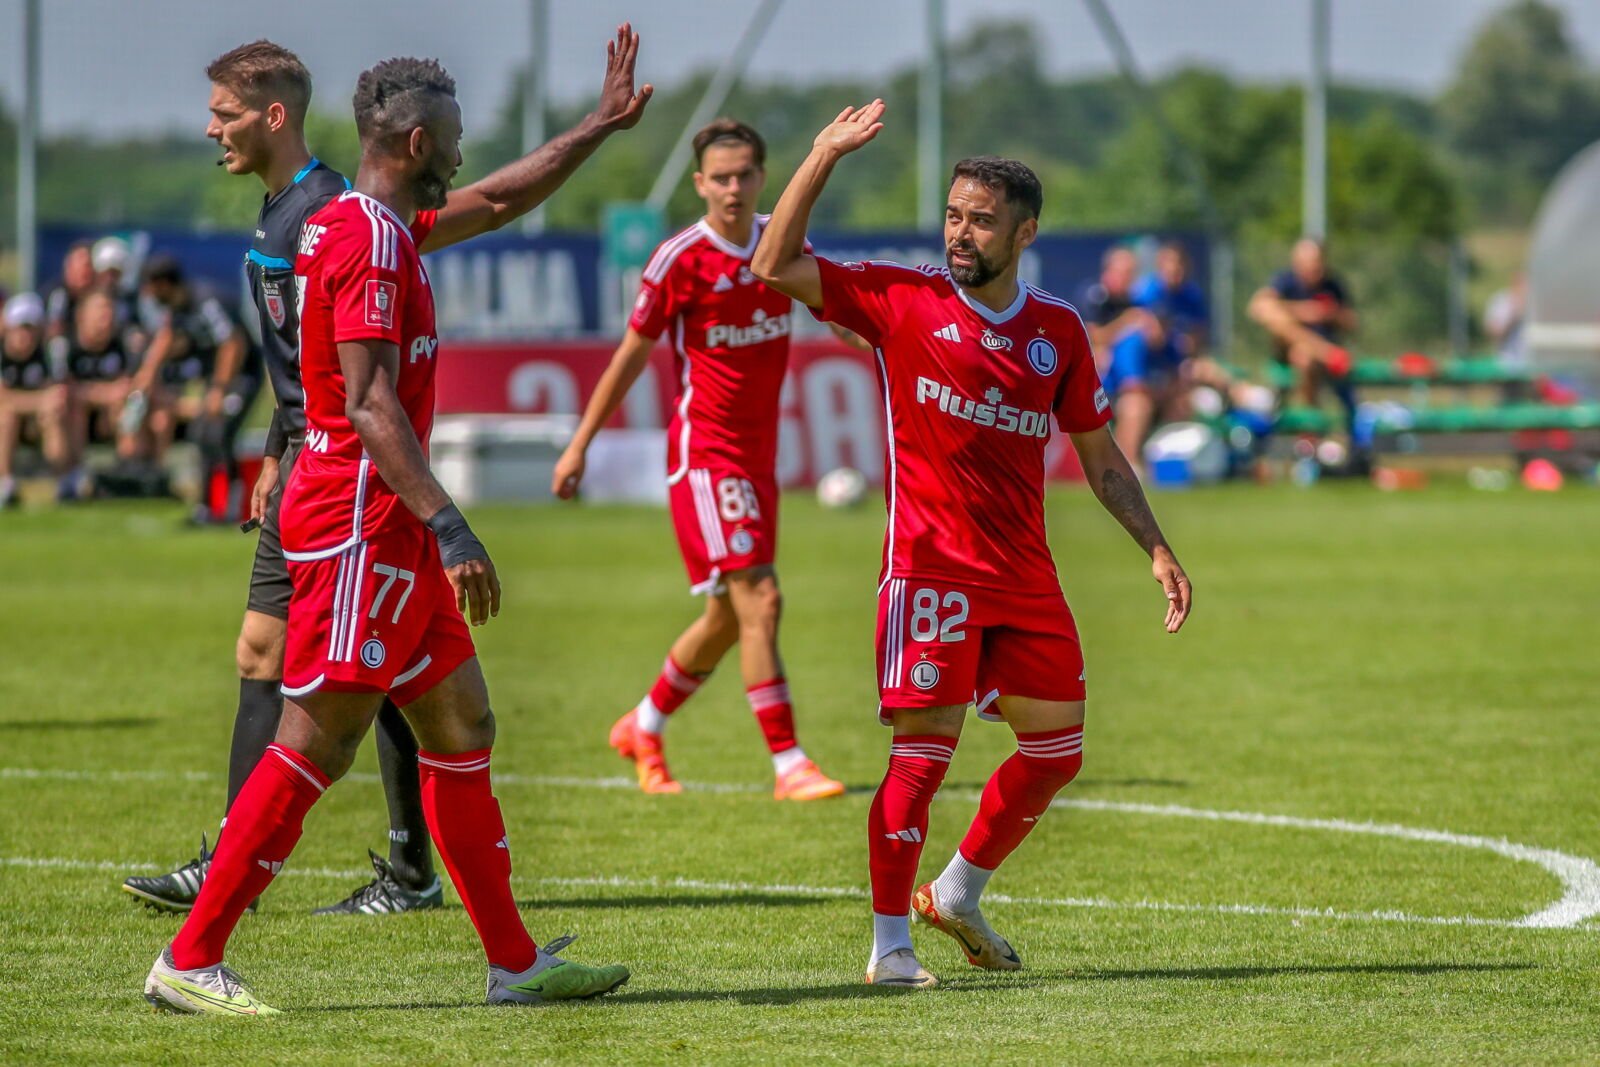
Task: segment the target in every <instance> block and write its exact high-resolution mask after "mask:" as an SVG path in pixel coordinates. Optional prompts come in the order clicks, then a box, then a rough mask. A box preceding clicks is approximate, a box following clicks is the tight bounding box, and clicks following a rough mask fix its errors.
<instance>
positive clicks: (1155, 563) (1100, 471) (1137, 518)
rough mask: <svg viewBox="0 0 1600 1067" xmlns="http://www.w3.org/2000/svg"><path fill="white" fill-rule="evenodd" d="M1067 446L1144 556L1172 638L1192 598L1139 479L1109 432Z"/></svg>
mask: <svg viewBox="0 0 1600 1067" xmlns="http://www.w3.org/2000/svg"><path fill="white" fill-rule="evenodd" d="M1072 446H1073V447H1074V448H1076V449H1077V450H1078V458H1079V459H1080V460H1082V461H1083V473H1084V476H1085V477H1087V478H1088V480H1089V487H1090V488H1091V489H1093V490H1094V495H1095V496H1097V497H1099V498H1100V503H1101V505H1102V506H1104V507H1105V509H1106V510H1107V511H1109V512H1110V513H1111V514H1112V516H1113V517H1114V518H1116V520H1117V521H1118V522H1120V523H1122V528H1123V529H1125V530H1127V531H1128V534H1129V536H1131V537H1132V538H1133V539H1134V540H1135V541H1136V542H1138V544H1139V547H1140V548H1142V549H1144V550H1145V552H1147V553H1148V554H1149V556H1150V563H1151V566H1150V571H1151V573H1152V574H1153V575H1154V576H1155V579H1156V581H1158V582H1160V583H1161V588H1162V590H1163V591H1164V592H1165V593H1166V595H1167V618H1166V626H1167V633H1169V634H1175V633H1177V632H1178V629H1179V628H1180V627H1182V626H1183V623H1184V620H1185V619H1187V618H1188V617H1189V608H1190V605H1191V604H1192V602H1193V596H1194V594H1193V591H1192V589H1191V586H1190V583H1189V576H1188V575H1187V574H1185V573H1184V572H1183V567H1181V566H1180V565H1179V564H1178V558H1177V557H1176V556H1174V555H1173V554H1172V547H1171V546H1170V545H1168V544H1167V539H1166V537H1165V535H1163V534H1162V532H1161V527H1160V525H1159V524H1158V523H1157V522H1156V517H1155V515H1154V514H1153V513H1151V511H1150V502H1149V501H1147V500H1146V499H1145V498H1144V490H1143V489H1142V488H1140V487H1139V478H1138V475H1136V474H1134V473H1133V468H1132V467H1131V466H1130V465H1129V464H1128V459H1127V457H1126V456H1124V455H1123V454H1122V450H1121V449H1120V448H1118V447H1117V442H1116V440H1115V439H1113V438H1112V436H1111V431H1110V430H1109V429H1107V428H1106V427H1104V426H1102V427H1100V428H1099V429H1098V430H1090V431H1089V432H1087V433H1075V434H1073V435H1072Z"/></svg>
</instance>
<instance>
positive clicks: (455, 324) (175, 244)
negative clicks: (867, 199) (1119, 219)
mask: <svg viewBox="0 0 1600 1067" xmlns="http://www.w3.org/2000/svg"><path fill="white" fill-rule="evenodd" d="M110 232H113V233H115V234H117V235H118V236H120V237H123V238H124V239H126V240H127V241H128V242H129V245H130V246H131V247H132V249H133V253H134V266H133V270H132V271H131V272H130V273H132V274H133V275H134V276H136V275H137V267H138V264H140V263H142V262H143V261H144V259H145V258H146V257H148V256H149V255H151V254H152V253H156V252H166V253H170V254H172V255H174V256H176V257H177V258H178V260H179V261H180V262H182V263H183V264H184V265H185V267H186V268H187V269H188V270H189V272H190V273H191V275H192V276H193V277H195V278H196V279H198V280H202V281H205V282H207V283H209V284H210V285H211V286H212V287H213V288H214V289H216V290H217V291H218V292H219V293H221V294H224V295H231V294H234V293H242V291H243V262H244V251H245V248H246V247H247V243H248V239H247V238H246V237H245V235H243V234H239V233H218V232H209V233H203V232H198V231H192V230H168V229H124V230H113V231H110ZM106 233H107V231H106V230H90V229H85V228H82V227H64V226H47V227H44V228H43V229H42V230H41V232H40V241H39V273H38V276H39V277H40V278H43V279H47V283H46V284H54V282H55V280H56V279H58V278H59V277H60V274H61V260H62V258H63V257H64V256H65V255H66V251H67V249H68V247H69V246H70V245H71V244H72V242H74V241H76V240H79V239H83V238H96V237H102V236H105V234H106ZM1176 236H1178V237H1179V238H1180V239H1181V240H1183V241H1184V243H1185V244H1186V245H1187V246H1188V248H1189V251H1190V254H1191V257H1192V258H1193V261H1194V265H1195V276H1196V280H1197V281H1198V282H1199V283H1200V285H1201V287H1202V288H1204V289H1209V285H1208V282H1209V278H1208V276H1207V269H1206V268H1207V245H1206V241H1205V238H1204V237H1201V236H1199V235H1197V234H1179V235H1176ZM811 240H812V244H813V245H814V246H815V247H816V249H817V252H818V253H819V254H821V255H825V256H828V257H829V258H831V259H887V260H893V261H896V262H900V263H907V264H917V263H942V262H943V261H944V245H943V241H942V240H941V238H940V237H939V235H938V234H925V233H918V232H915V231H899V232H896V231H884V232H880V233H827V232H823V233H816V234H813V235H812V238H811ZM1116 243H1128V244H1131V245H1132V246H1133V247H1134V248H1135V249H1136V250H1137V251H1139V253H1140V256H1141V259H1143V260H1144V261H1145V263H1146V265H1148V264H1149V261H1150V258H1151V257H1152V256H1153V254H1154V250H1155V243H1156V238H1155V237H1153V236H1150V235H1146V234H1127V233H1075V234H1046V235H1043V236H1041V237H1040V238H1039V239H1038V240H1037V241H1036V242H1035V243H1034V245H1033V247H1032V248H1030V249H1028V251H1027V252H1026V253H1025V255H1024V257H1023V264H1022V275H1023V278H1024V279H1025V280H1026V281H1029V282H1032V283H1033V284H1035V285H1038V286H1041V287H1042V288H1044V289H1047V290H1049V291H1050V292H1052V293H1055V294H1057V295H1059V296H1061V297H1064V298H1065V299H1067V300H1076V299H1077V298H1078V296H1079V294H1080V293H1081V291H1082V289H1083V287H1084V286H1085V285H1087V284H1089V283H1090V282H1092V281H1093V280H1094V279H1095V278H1096V277H1097V276H1098V275H1099V273H1100V258H1101V256H1102V255H1103V254H1104V252H1105V250H1106V248H1107V247H1109V246H1110V245H1112V244H1116ZM427 264H428V273H429V275H430V277H431V278H432V279H433V286H434V292H435V297H436V300H437V304H438V316H439V333H440V335H441V336H442V337H447V338H459V339H480V340H514V339H531V338H573V337H585V336H596V335H599V336H607V335H610V336H614V335H616V334H618V333H620V332H621V331H622V328H623V326H624V324H625V323H626V319H627V316H626V311H627V309H628V308H629V307H630V306H631V304H632V301H633V296H634V292H635V290H636V287H637V284H638V272H637V270H636V269H634V270H618V269H615V268H613V267H612V266H610V265H608V264H607V263H606V262H605V260H604V258H603V256H602V254H601V240H600V238H599V237H598V236H596V235H592V234H583V233H547V234H539V235H537V236H529V235H525V234H516V233H493V234H486V235H484V236H482V237H479V238H476V239H474V240H472V241H468V242H465V243H463V244H459V245H455V246H453V247H451V248H447V249H445V250H444V251H442V252H435V253H433V254H432V255H430V256H428V257H427Z"/></svg>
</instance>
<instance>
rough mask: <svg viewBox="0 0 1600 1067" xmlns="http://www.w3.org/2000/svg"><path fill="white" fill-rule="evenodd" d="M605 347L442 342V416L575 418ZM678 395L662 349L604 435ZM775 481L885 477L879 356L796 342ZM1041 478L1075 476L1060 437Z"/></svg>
mask: <svg viewBox="0 0 1600 1067" xmlns="http://www.w3.org/2000/svg"><path fill="white" fill-rule="evenodd" d="M611 352H612V345H611V343H610V342H605V341H569V342H548V343H520V344H513V343H499V342H479V341H449V342H445V343H443V344H441V346H440V354H439V372H438V373H439V377H438V380H437V388H438V412H439V414H441V415H474V414H481V415H566V414H577V413H579V412H581V411H582V410H583V406H584V404H586V403H587V402H588V400H589V396H590V394H591V393H593V392H594V388H595V386H596V384H598V383H599V381H600V375H601V374H602V373H603V372H604V371H605V369H606V364H607V363H608V362H609V361H610V359H611ZM676 393H677V380H676V371H675V369H674V367H673V355H672V350H671V349H670V348H669V347H668V346H667V345H665V344H659V345H657V346H656V347H655V349H654V350H653V351H652V352H651V357H650V365H649V366H648V367H646V368H645V371H644V373H643V374H642V375H641V376H640V378H639V380H638V382H637V383H635V385H634V387H633V389H632V391H631V392H629V394H628V398H627V401H626V403H624V404H623V406H622V408H621V409H620V410H619V411H618V412H617V414H616V416H615V417H614V418H613V419H612V421H611V422H610V423H608V424H607V426H608V428H611V429H632V430H663V429H665V428H666V426H667V424H668V423H669V422H670V421H671V419H672V403H673V398H674V397H675V395H676ZM779 420H780V422H779V438H778V481H779V483H780V484H781V485H783V486H785V487H794V486H806V485H812V484H814V483H815V482H816V480H817V479H818V478H820V477H821V476H822V475H824V474H826V473H827V472H828V471H830V470H833V469H834V468H835V467H855V468H856V469H857V470H859V471H861V472H862V473H863V474H865V475H866V476H867V479H868V480H869V481H870V482H872V483H873V484H875V485H876V484H881V483H882V482H883V475H884V453H885V448H884V443H885V435H884V410H883V400H882V398H881V396H880V395H879V392H878V368H877V362H876V358H875V357H874V356H873V355H872V354H871V353H869V352H862V351H860V350H858V349H854V348H850V347H848V346H846V345H843V344H840V343H838V342H836V341H833V340H817V341H796V342H795V343H794V347H793V350H792V352H791V353H790V357H789V373H788V376H787V377H786V378H785V379H784V383H783V394H782V399H781V401H780V414H779ZM1046 463H1047V474H1048V476H1049V477H1050V478H1052V479H1055V480H1075V481H1076V480H1081V479H1082V476H1083V475H1082V469H1081V468H1080V467H1079V466H1078V462H1077V453H1075V452H1074V451H1073V450H1072V447H1071V445H1070V444H1069V443H1068V442H1067V440H1066V438H1065V437H1064V436H1062V435H1061V434H1060V433H1057V434H1056V436H1055V437H1054V438H1052V440H1051V442H1050V447H1049V449H1048V451H1047V453H1046Z"/></svg>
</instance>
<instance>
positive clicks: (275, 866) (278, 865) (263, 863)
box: [256, 860, 283, 874]
mask: <svg viewBox="0 0 1600 1067" xmlns="http://www.w3.org/2000/svg"><path fill="white" fill-rule="evenodd" d="M256 866H257V867H260V868H261V869H262V870H264V871H270V872H271V873H273V874H277V873H278V872H279V871H281V870H283V861H282V860H256Z"/></svg>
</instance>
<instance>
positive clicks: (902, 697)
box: [878, 578, 1084, 723]
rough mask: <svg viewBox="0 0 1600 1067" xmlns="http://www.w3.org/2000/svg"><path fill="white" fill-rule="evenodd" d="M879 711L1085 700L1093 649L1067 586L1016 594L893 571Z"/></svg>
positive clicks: (883, 598) (884, 715)
mask: <svg viewBox="0 0 1600 1067" xmlns="http://www.w3.org/2000/svg"><path fill="white" fill-rule="evenodd" d="M878 694H879V711H878V716H879V718H880V719H882V720H883V721H884V722H885V723H887V722H888V721H889V718H890V716H891V714H892V713H893V711H894V709H895V708H937V707H945V706H949V705H963V706H964V705H967V704H974V705H976V706H977V709H978V714H979V715H982V716H983V717H984V718H986V719H998V718H999V715H998V709H991V705H992V704H994V702H995V700H996V699H998V698H999V697H1001V696H1002V695H1004V696H1018V697H1032V698H1034V699H1036V700H1061V701H1069V700H1082V699H1084V685H1083V647H1082V646H1081V645H1080V644H1079V643H1078V626H1077V624H1076V623H1075V622H1073V621H1072V611H1071V609H1069V608H1068V607H1067V601H1066V598H1065V597H1063V596H1062V595H1061V593H1060V592H1059V591H1056V592H1051V593H1015V592H1009V591H1006V590H1000V589H988V588H984V587H981V586H972V585H955V584H952V583H950V582H946V581H942V580H940V579H936V578H935V579H927V580H923V579H920V578H891V579H889V580H888V581H887V582H885V583H883V588H882V589H881V590H880V591H879V592H878Z"/></svg>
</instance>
